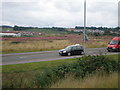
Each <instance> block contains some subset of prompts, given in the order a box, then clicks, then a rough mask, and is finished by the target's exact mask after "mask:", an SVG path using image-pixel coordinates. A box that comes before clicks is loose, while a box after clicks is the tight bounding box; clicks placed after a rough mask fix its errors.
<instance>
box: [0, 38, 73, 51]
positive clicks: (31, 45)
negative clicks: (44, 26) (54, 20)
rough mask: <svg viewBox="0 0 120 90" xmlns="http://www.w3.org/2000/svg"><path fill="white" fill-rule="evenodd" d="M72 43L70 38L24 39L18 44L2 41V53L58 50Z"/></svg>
mask: <svg viewBox="0 0 120 90" xmlns="http://www.w3.org/2000/svg"><path fill="white" fill-rule="evenodd" d="M71 44H72V43H71V42H70V41H69V40H42V41H24V42H20V43H18V44H15V43H12V41H2V45H3V47H2V53H11V52H12V53H15V52H32V51H45V50H46V51H47V50H58V49H62V48H64V47H66V46H68V45H71Z"/></svg>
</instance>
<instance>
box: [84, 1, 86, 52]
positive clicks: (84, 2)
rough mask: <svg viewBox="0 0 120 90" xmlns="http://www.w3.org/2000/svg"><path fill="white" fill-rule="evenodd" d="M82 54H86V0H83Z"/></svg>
mask: <svg viewBox="0 0 120 90" xmlns="http://www.w3.org/2000/svg"><path fill="white" fill-rule="evenodd" d="M84 54H86V0H84Z"/></svg>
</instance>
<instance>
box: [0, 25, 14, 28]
mask: <svg viewBox="0 0 120 90" xmlns="http://www.w3.org/2000/svg"><path fill="white" fill-rule="evenodd" d="M0 27H1V28H13V27H12V26H8V25H2V26H0Z"/></svg>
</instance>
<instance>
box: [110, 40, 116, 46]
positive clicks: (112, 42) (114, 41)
mask: <svg viewBox="0 0 120 90" xmlns="http://www.w3.org/2000/svg"><path fill="white" fill-rule="evenodd" d="M110 44H111V45H115V44H118V41H117V40H112V41H111V42H110Z"/></svg>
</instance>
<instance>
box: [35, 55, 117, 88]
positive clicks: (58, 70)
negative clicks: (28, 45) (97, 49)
mask: <svg viewBox="0 0 120 90" xmlns="http://www.w3.org/2000/svg"><path fill="white" fill-rule="evenodd" d="M99 71H103V72H105V73H107V74H109V73H111V72H113V71H118V63H117V61H115V60H111V58H108V57H106V56H85V57H82V58H78V61H77V62H74V63H71V64H68V63H66V64H63V65H60V66H56V67H54V68H51V69H47V70H46V71H45V72H43V73H42V74H40V75H38V76H37V77H36V84H37V86H38V87H42V88H44V87H49V86H50V85H51V84H53V83H55V82H56V81H57V80H60V79H63V78H65V75H66V74H68V73H73V74H75V77H76V78H77V77H81V78H83V77H85V76H87V75H89V74H94V73H95V72H99Z"/></svg>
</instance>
